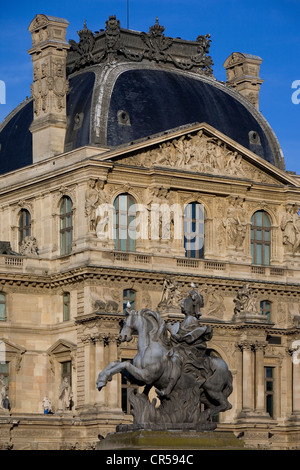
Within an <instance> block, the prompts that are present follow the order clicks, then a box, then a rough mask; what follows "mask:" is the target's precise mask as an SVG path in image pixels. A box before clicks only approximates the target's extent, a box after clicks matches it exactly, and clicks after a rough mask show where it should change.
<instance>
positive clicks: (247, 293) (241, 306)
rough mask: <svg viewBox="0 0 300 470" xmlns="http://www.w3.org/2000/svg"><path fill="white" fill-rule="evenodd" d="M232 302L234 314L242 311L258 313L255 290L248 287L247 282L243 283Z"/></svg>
mask: <svg viewBox="0 0 300 470" xmlns="http://www.w3.org/2000/svg"><path fill="white" fill-rule="evenodd" d="M233 302H234V303H235V307H234V313H235V315H240V314H242V313H244V312H250V313H253V314H257V315H259V311H258V308H257V299H256V296H255V292H254V290H253V289H252V288H251V287H250V285H249V283H246V284H244V285H243V287H242V288H241V289H240V290H239V291H238V292H237V296H236V298H235V299H234V300H233Z"/></svg>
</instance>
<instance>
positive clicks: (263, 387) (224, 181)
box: [0, 24, 300, 450]
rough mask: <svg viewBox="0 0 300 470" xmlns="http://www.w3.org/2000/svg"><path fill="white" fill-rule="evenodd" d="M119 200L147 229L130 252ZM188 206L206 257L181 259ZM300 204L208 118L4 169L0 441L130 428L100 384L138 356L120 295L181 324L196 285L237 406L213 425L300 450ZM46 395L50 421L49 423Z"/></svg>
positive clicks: (50, 440)
mask: <svg viewBox="0 0 300 470" xmlns="http://www.w3.org/2000/svg"><path fill="white" fill-rule="evenodd" d="M61 27H64V24H62V25H61ZM53 99H54V100H56V97H54V96H53ZM120 195H126V201H128V200H129V198H132V199H130V200H132V201H133V202H134V203H135V204H136V208H137V209H136V211H137V212H136V217H137V219H138V221H139V223H138V229H139V230H138V232H139V236H138V237H137V239H136V240H135V241H134V246H133V247H131V248H129V249H128V247H127V248H126V249H121V248H122V247H121V248H120V247H118V246H117V245H115V241H114V235H115V233H114V227H113V224H112V219H111V217H110V216H111V212H110V211H111V210H112V211H113V207H114V203H115V201H116V199H117V198H118V197H119V196H120ZM64 201H69V203H70V208H69V209H68V206H63V203H64ZM190 203H197V204H198V205H199V206H201V208H202V209H203V214H204V217H203V224H204V225H203V227H204V229H203V239H204V250H203V252H202V255H201V256H198V257H188V256H186V249H185V246H184V240H183V235H184V217H185V216H184V214H185V208H186V207H187V205H188V204H190ZM162 206H164V207H170V206H171V208H172V210H173V212H172V214H171V217H170V219H167V222H166V224H164V220H163V217H162V215H161V218H159V216H158V219H155V220H156V223H155V228H156V229H157V228H158V230H157V232H154V231H152V230H153V224H151V216H153V217H156V212H155V210H158V209H161V207H162ZM64 207H67V209H66V210H65V211H64V210H63V209H64ZM153 207H154V208H155V210H154V211H153V210H152V209H153ZM299 207H300V179H299V178H298V177H297V176H295V175H291V174H288V173H287V172H285V171H284V170H281V169H278V168H276V167H275V166H273V165H271V164H269V163H267V162H266V161H264V160H263V159H262V158H260V157H258V156H257V155H255V154H254V153H252V152H251V151H249V150H247V149H245V148H244V147H242V146H241V145H239V144H237V143H236V142H234V141H232V140H231V139H230V138H228V137H227V136H225V135H223V134H221V133H220V132H219V131H217V130H216V129H214V128H213V127H211V126H209V125H207V124H201V125H200V124H197V125H193V126H188V127H186V128H184V129H180V130H176V131H174V132H170V133H168V134H167V135H161V136H157V137H153V138H151V139H149V140H146V141H143V142H137V143H133V144H131V145H129V146H125V147H123V148H121V149H101V148H98V147H96V146H85V147H82V148H79V149H77V150H73V151H70V152H68V153H60V154H55V155H52V156H49V155H47V158H45V159H43V158H39V159H37V160H36V161H34V163H33V164H32V165H31V166H30V167H25V168H22V169H19V170H16V171H14V172H11V173H7V174H5V175H3V176H0V240H3V241H6V242H9V245H10V250H7V249H6V250H4V249H3V250H2V251H1V253H2V254H0V284H1V285H0V294H1V296H0V302H1V305H0V308H2V310H0V312H2V317H1V322H0V352H1V363H2V365H3V367H2V369H1V372H3V374H4V379H5V380H6V382H5V383H6V390H5V392H7V394H8V397H9V401H10V408H9V409H7V408H3V409H0V421H1V433H0V446H1V448H2V449H10V448H12V449H16V450H18V449H94V448H96V444H97V441H98V436H99V435H101V436H106V434H107V433H109V432H114V430H115V428H116V426H117V425H119V424H126V423H129V422H131V416H130V415H129V414H128V413H127V414H126V413H124V410H122V404H123V402H122V384H121V377H120V376H115V377H114V378H113V379H112V381H111V382H110V383H109V384H108V385H107V387H105V389H103V390H102V391H101V392H100V393H99V392H98V391H97V390H96V377H97V375H98V373H99V371H100V370H102V369H103V368H104V367H105V366H106V365H107V364H108V363H109V362H111V361H112V360H115V359H116V358H118V359H120V360H122V359H127V360H130V359H132V358H133V357H134V355H135V353H136V347H137V343H136V340H134V341H133V342H131V343H128V344H127V343H120V341H119V331H120V322H121V321H122V318H123V302H124V301H126V302H127V301H128V299H129V297H128V291H130V292H131V293H132V295H133V298H134V302H135V303H134V305H135V308H136V309H139V308H143V307H148V308H150V309H153V310H157V309H158V310H159V311H160V313H161V315H162V316H163V317H164V318H167V319H168V320H169V321H177V320H178V319H180V318H182V314H181V312H180V309H179V308H178V300H179V299H180V298H181V297H182V296H184V295H185V294H186V292H187V290H188V289H189V286H190V284H191V282H193V283H195V285H196V286H197V288H198V289H199V291H200V292H201V293H202V295H203V297H204V307H203V309H202V317H201V318H202V322H203V323H204V324H209V325H211V326H212V328H213V332H214V335H213V339H212V341H211V342H210V343H209V344H208V347H209V348H210V350H211V351H212V352H213V353H214V354H216V355H219V356H220V357H222V358H223V359H224V360H225V361H226V363H227V364H228V366H229V368H230V370H231V371H232V373H233V380H234V381H233V390H234V391H233V394H232V396H231V397H230V401H231V403H232V410H230V411H227V412H226V413H224V414H222V415H221V416H220V422H219V424H218V428H217V429H218V430H220V431H226V430H231V431H234V432H235V434H236V435H238V434H240V433H243V434H244V439H245V443H246V446H247V447H251V448H270V449H295V448H297V449H299V441H300V394H299V390H300V377H299V376H300V371H299V369H300V364H299V363H300V359H299V351H298V350H297V347H299V341H300V334H299V327H300V321H299V319H300V312H299V299H298V297H299V283H300V242H299V243H298V241H299V240H298V233H299V228H298V227H299V222H300V218H299V215H298V211H299ZM22 211H26V213H28V214H29V217H30V230H29V231H30V234H28V235H27V238H26V237H25V238H24V237H23V234H24V230H23V226H22V227H20V216H21V214H23V212H22ZM176 211H177V212H176ZM255 213H263V214H264V215H266V216H267V217H268V220H269V222H270V224H269V226H268V233H269V239H268V247H269V248H268V250H269V260H268V261H269V262H268V263H265V264H264V263H259V262H258V263H255V262H253V253H252V252H251V250H252V249H253V246H254V245H255V243H254V244H253V240H252V238H253V237H252V231H253V215H254V214H255ZM161 214H162V213H161ZM127 215H128V213H127ZM68 217H69V218H68ZM66 220H68V221H69V224H67V225H63V221H66ZM146 222H148V224H147V223H146ZM160 224H161V226H160ZM135 231H136V232H137V227H136V228H135ZM66 233H68V234H69V235H66ZM156 235H157V236H156ZM22 237H23V238H22ZM28 237H29V238H28ZM68 237H69V238H68ZM115 238H116V237H115ZM21 239H22V240H21ZM62 240H64V241H65V242H66V244H67V245H66V246H65V247H64V248H65V249H64V251H62V243H64V242H63V241H62ZM20 241H22V243H20ZM256 241H258V240H256ZM6 246H7V245H6ZM170 283H173V285H174V284H175V286H176V290H175V291H174V289H173V290H168V285H170ZM129 300H130V299H129ZM266 306H267V307H268V308H267V310H268V311H267V310H266ZM297 351H298V352H297ZM64 374H65V375H64ZM268 374H269V375H268ZM64 376H65V377H67V381H68V385H69V388H71V390H63V387H62V382H63V377H64ZM70 382H71V383H70ZM123 391H124V389H123ZM45 398H47V399H48V400H49V401H50V402H51V406H52V411H53V413H48V414H44V405H43V403H44V404H45V402H46V401H45ZM47 406H49V405H47ZM218 430H217V431H216V432H218Z"/></svg>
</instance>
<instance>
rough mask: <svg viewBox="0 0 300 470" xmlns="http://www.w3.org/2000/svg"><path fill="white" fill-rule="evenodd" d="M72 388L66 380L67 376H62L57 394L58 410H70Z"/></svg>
mask: <svg viewBox="0 0 300 470" xmlns="http://www.w3.org/2000/svg"><path fill="white" fill-rule="evenodd" d="M72 397H73V393H72V389H71V386H70V383H69V380H68V377H64V378H63V380H62V382H61V384H60V387H59V394H58V411H62V412H65V411H70V410H71V406H72Z"/></svg>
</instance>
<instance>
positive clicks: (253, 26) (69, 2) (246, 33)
mask: <svg viewBox="0 0 300 470" xmlns="http://www.w3.org/2000/svg"><path fill="white" fill-rule="evenodd" d="M128 1H129V27H130V28H131V29H134V30H138V31H145V32H148V30H149V27H150V26H151V25H153V24H154V23H155V18H156V17H158V18H159V22H160V24H162V25H163V26H165V35H166V36H172V37H181V38H182V39H188V40H195V39H196V37H197V36H198V35H200V34H206V33H210V34H211V39H212V43H211V49H210V55H211V56H212V59H213V61H214V67H213V70H214V75H215V77H216V78H217V79H218V80H226V74H225V70H224V68H223V63H224V61H225V59H226V58H227V57H228V56H229V55H230V54H231V53H232V52H246V53H249V54H255V55H259V56H260V57H261V58H262V59H263V63H262V66H261V72H260V75H261V78H263V80H264V83H263V85H262V87H261V92H260V111H261V112H262V114H263V115H264V117H265V118H266V119H267V120H268V122H269V123H270V125H271V126H272V128H273V130H274V131H275V133H276V135H277V138H278V140H279V142H280V145H281V148H282V151H283V154H284V158H285V162H286V169H287V170H290V171H296V172H297V173H298V174H300V132H299V129H300V104H293V102H292V99H291V98H292V94H293V92H295V91H296V90H295V89H292V84H293V82H294V81H296V80H299V81H300V61H299V55H300V0H263V1H262V0H260V1H258V0H251V1H244V0H206V1H201V0H151V1H150V0H128ZM0 6H1V15H0V31H1V34H0V80H2V81H4V82H5V85H6V104H0V122H1V121H2V120H3V119H4V118H5V117H6V116H7V115H8V114H9V113H10V112H11V111H12V110H13V109H14V108H15V107H16V106H17V105H18V104H19V103H20V102H21V101H23V100H24V99H25V98H26V96H30V84H31V81H32V66H31V58H30V56H29V54H28V52H27V51H28V49H29V48H30V46H31V37H30V33H29V31H28V26H29V24H30V22H31V20H32V19H33V18H34V17H35V15H36V14H38V13H44V14H47V15H52V16H59V17H62V18H65V19H67V20H68V21H69V22H70V25H69V27H68V33H67V38H68V39H75V40H76V41H77V38H78V35H77V31H78V30H80V29H81V28H82V26H83V22H84V20H85V19H86V20H87V25H88V27H89V29H91V30H92V31H98V30H99V29H103V28H104V27H105V21H106V20H107V19H108V17H109V15H112V14H114V15H116V16H117V17H118V19H119V20H120V22H121V26H122V27H125V28H126V27H127V19H128V16H127V11H128V10H127V0H85V1H79V0H64V1H62V0H60V1H57V0H52V1H49V0H48V1H42V0H33V1H30V2H24V0H22V1H20V0H14V2H7V1H4V0H1V3H0ZM299 83H300V82H299ZM297 97H298V98H300V93H299V95H297ZM0 100H1V94H0Z"/></svg>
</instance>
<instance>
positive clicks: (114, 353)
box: [106, 334, 120, 408]
mask: <svg viewBox="0 0 300 470" xmlns="http://www.w3.org/2000/svg"><path fill="white" fill-rule="evenodd" d="M118 343H119V335H114V334H109V336H108V350H109V362H111V361H116V360H117V359H118V356H119V355H118ZM119 376H120V374H119V373H118V374H115V375H114V376H113V377H112V380H111V382H108V384H107V386H106V388H107V405H108V406H109V407H112V408H120V405H119V393H120V377H119Z"/></svg>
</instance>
